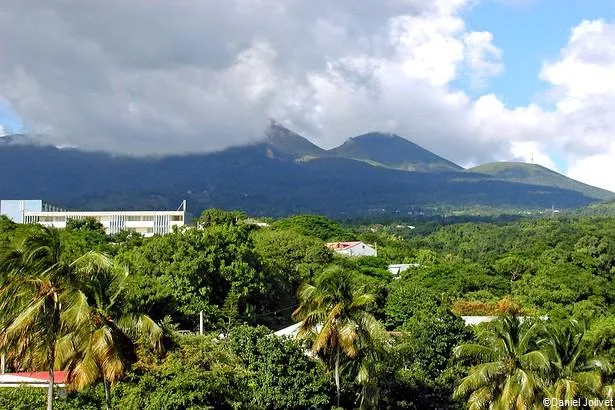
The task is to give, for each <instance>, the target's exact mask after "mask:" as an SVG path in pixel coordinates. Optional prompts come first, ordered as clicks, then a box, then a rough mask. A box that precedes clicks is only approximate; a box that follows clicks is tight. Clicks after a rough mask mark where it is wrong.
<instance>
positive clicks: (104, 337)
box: [57, 257, 162, 409]
mask: <svg viewBox="0 0 615 410" xmlns="http://www.w3.org/2000/svg"><path fill="white" fill-rule="evenodd" d="M84 262H86V261H84ZM128 275H129V272H128V269H126V268H123V267H118V266H113V265H112V264H111V261H110V260H109V259H105V258H104V257H103V258H102V259H101V260H100V261H99V263H94V264H91V263H84V264H83V265H82V266H80V269H79V276H78V278H77V280H78V286H79V288H80V289H81V291H82V292H83V294H84V295H85V296H86V300H87V306H81V307H82V308H83V307H85V308H84V309H81V310H78V309H74V310H72V311H70V312H69V313H70V315H71V316H72V317H81V316H83V317H84V318H83V319H81V320H80V321H81V322H82V323H83V325H82V326H80V327H79V328H76V329H75V330H74V331H73V332H71V333H68V334H66V335H65V336H64V337H62V338H61V339H60V341H59V342H58V355H57V357H58V362H59V364H61V365H63V366H66V369H67V371H68V377H67V379H68V381H69V383H70V385H71V386H72V387H73V388H75V389H77V390H81V389H82V388H84V387H86V386H89V385H91V384H93V383H95V382H98V381H99V380H102V381H103V385H104V388H105V405H106V408H107V409H109V408H110V407H111V384H112V383H114V382H116V381H117V380H119V379H120V378H121V377H122V376H123V375H124V373H125V371H126V367H127V366H128V364H129V363H130V361H132V360H133V359H134V358H135V349H134V348H135V345H136V344H138V343H141V342H143V343H147V344H148V346H149V347H151V348H152V349H154V350H155V351H161V350H162V343H161V339H162V329H161V328H160V327H159V326H158V325H157V324H156V323H155V322H154V321H153V320H152V319H151V318H150V317H149V316H147V315H145V314H140V313H130V314H126V313H124V312H123V310H122V307H121V296H122V293H123V291H124V285H125V282H126V278H127V277H128Z"/></svg>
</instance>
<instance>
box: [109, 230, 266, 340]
mask: <svg viewBox="0 0 615 410" xmlns="http://www.w3.org/2000/svg"><path fill="white" fill-rule="evenodd" d="M118 258H119V259H120V260H121V261H123V262H125V263H127V264H128V265H129V266H130V267H131V269H132V271H133V273H134V279H132V281H131V282H130V284H129V291H128V292H127V293H128V294H130V295H131V298H130V299H129V300H128V303H129V305H131V306H135V307H141V308H143V309H145V310H146V311H147V312H148V313H149V314H150V315H151V316H152V317H153V318H155V319H157V320H160V319H162V318H163V317H165V316H167V315H168V316H171V318H172V319H173V320H174V321H176V322H179V323H180V324H182V326H186V327H188V328H189V329H190V328H192V329H194V328H196V325H197V323H198V314H199V312H200V311H204V312H205V316H206V317H205V318H206V327H207V328H215V327H217V326H219V325H221V323H228V320H229V319H231V317H230V316H232V315H235V316H236V315H248V314H249V313H250V312H251V310H250V309H251V306H252V304H254V303H255V302H256V301H258V300H260V297H261V295H263V294H264V293H265V292H266V284H265V283H264V280H263V276H262V270H261V268H260V266H259V261H258V260H257V257H256V255H255V254H254V251H253V246H252V244H251V241H250V240H249V230H248V228H247V227H245V226H243V225H237V226H235V225H211V226H208V227H206V228H185V229H183V230H181V231H178V232H174V233H172V234H169V235H166V236H162V237H154V238H152V239H150V240H148V241H147V242H145V244H144V245H143V246H141V247H137V248H133V249H131V250H128V251H127V252H125V253H122V254H120V255H119V256H118Z"/></svg>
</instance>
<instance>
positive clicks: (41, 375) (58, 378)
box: [5, 370, 66, 383]
mask: <svg viewBox="0 0 615 410" xmlns="http://www.w3.org/2000/svg"><path fill="white" fill-rule="evenodd" d="M5 374H7V375H11V376H19V377H30V378H32V379H39V380H42V381H45V382H47V381H49V372H19V373H5ZM53 382H54V383H65V382H66V372H65V371H60V370H56V371H55V372H53Z"/></svg>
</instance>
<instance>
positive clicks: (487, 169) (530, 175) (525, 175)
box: [468, 162, 612, 199]
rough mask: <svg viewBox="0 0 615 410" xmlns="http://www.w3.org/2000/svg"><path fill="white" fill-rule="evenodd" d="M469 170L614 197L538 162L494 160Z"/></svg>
mask: <svg viewBox="0 0 615 410" xmlns="http://www.w3.org/2000/svg"><path fill="white" fill-rule="evenodd" d="M468 172H475V173H479V174H484V175H488V176H490V177H493V178H498V179H500V180H505V181H511V182H521V183H524V184H532V185H543V186H551V187H559V188H564V189H572V190H575V191H578V192H583V193H585V194H586V195H587V196H591V197H594V198H600V199H608V198H612V193H611V192H609V191H607V190H604V189H600V188H596V187H593V186H591V185H587V184H584V183H582V182H578V181H575V180H573V179H570V178H566V177H565V176H563V175H561V174H558V173H557V172H554V171H551V170H550V169H547V168H545V167H543V166H540V165H537V164H525V163H519V162H493V163H490V164H484V165H480V166H478V167H475V168H470V169H468Z"/></svg>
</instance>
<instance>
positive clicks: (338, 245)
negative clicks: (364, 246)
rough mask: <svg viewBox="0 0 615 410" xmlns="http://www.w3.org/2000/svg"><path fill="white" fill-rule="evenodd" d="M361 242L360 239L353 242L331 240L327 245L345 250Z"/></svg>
mask: <svg viewBox="0 0 615 410" xmlns="http://www.w3.org/2000/svg"><path fill="white" fill-rule="evenodd" d="M359 243H361V242H360V241H353V242H329V243H326V244H325V246H326V247H327V248H329V249H331V250H343V249H348V248H352V247H353V246H355V245H357V244H359Z"/></svg>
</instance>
